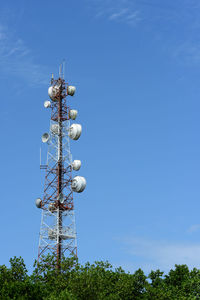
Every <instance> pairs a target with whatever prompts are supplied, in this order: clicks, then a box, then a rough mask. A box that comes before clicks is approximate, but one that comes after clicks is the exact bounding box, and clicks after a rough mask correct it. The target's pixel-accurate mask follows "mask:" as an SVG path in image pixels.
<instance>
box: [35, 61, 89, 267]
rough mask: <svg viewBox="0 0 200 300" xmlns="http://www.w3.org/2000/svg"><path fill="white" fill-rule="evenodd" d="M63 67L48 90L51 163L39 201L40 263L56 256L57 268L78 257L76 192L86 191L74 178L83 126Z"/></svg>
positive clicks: (78, 178)
mask: <svg viewBox="0 0 200 300" xmlns="http://www.w3.org/2000/svg"><path fill="white" fill-rule="evenodd" d="M62 70H63V65H61V66H60V71H59V78H58V79H54V78H53V75H52V79H51V84H50V87H49V89H48V95H49V98H50V99H49V100H47V101H45V102H44V107H45V108H49V109H50V110H51V120H50V129H49V132H48V133H44V134H43V135H42V142H43V143H46V144H47V146H48V151H47V162H46V164H45V165H41V162H40V168H41V169H45V171H46V175H45V185H44V195H43V198H42V199H41V198H37V199H36V206H37V207H38V208H41V210H42V219H41V228H40V238H39V249H38V261H39V260H40V259H42V257H43V255H46V254H47V253H50V254H52V255H55V257H56V261H57V268H58V269H59V268H60V260H61V258H62V256H63V255H64V256H70V255H73V256H77V240H76V225H75V215H74V200H73V192H77V193H80V192H82V191H83V190H84V189H85V187H86V180H85V178H84V177H82V176H75V177H73V176H72V171H73V170H75V171H78V170H79V169H80V167H81V161H80V160H74V161H72V155H71V152H70V139H72V140H78V139H79V137H80V135H81V132H82V126H81V125H80V124H76V123H73V124H72V125H70V120H75V119H76V117H77V110H74V109H70V106H69V100H68V99H69V98H70V96H73V95H74V94H75V90H76V88H75V87H74V86H71V85H68V84H67V83H66V82H65V80H64V75H63V71H62Z"/></svg>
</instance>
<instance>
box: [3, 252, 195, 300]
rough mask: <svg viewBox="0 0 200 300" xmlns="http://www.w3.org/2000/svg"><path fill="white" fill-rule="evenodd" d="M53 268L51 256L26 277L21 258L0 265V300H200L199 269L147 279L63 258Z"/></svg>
mask: <svg viewBox="0 0 200 300" xmlns="http://www.w3.org/2000/svg"><path fill="white" fill-rule="evenodd" d="M60 265H61V268H60V269H57V268H56V260H55V258H54V257H53V256H50V255H48V256H46V257H43V259H42V260H41V262H40V263H38V264H37V263H36V262H35V265H34V267H35V268H34V271H33V273H32V274H31V275H28V273H27V269H26V266H25V264H24V261H23V259H22V258H21V257H19V258H16V257H14V258H12V259H10V266H9V267H6V266H5V265H2V266H0V299H3V300H11V299H12V300H15V299H16V300H28V299H31V300H32V299H33V300H56V299H58V300H132V299H133V300H140V299H144V300H156V299H158V300H173V299H180V300H195V299H200V270H198V269H196V268H194V269H193V270H191V271H190V270H189V269H188V267H187V266H186V265H175V268H174V269H173V270H170V272H169V273H168V274H167V275H164V273H163V272H161V271H160V270H156V271H151V273H150V274H149V276H146V275H145V274H144V272H143V271H142V270H141V269H139V270H137V271H135V273H133V274H130V273H126V272H125V271H124V270H123V269H122V268H121V267H120V268H117V269H115V270H114V269H113V267H112V266H111V265H110V264H109V263H108V262H102V261H96V262H94V263H93V264H90V263H86V264H85V265H84V266H82V265H80V264H79V263H78V261H77V259H76V258H75V257H71V258H62V260H61V261H60Z"/></svg>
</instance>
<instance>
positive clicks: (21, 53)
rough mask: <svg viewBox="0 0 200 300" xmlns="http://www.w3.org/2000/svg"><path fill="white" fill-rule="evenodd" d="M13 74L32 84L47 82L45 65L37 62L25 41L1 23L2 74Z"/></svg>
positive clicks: (0, 50) (0, 63)
mask: <svg viewBox="0 0 200 300" xmlns="http://www.w3.org/2000/svg"><path fill="white" fill-rule="evenodd" d="M5 74H7V75H13V76H16V77H18V78H21V79H23V80H24V81H26V82H27V83H28V84H30V85H38V84H46V83H47V81H46V78H47V77H46V71H45V67H44V66H41V65H40V64H37V63H35V61H34V55H33V54H32V52H31V50H30V49H29V48H28V47H27V46H26V44H25V42H24V41H23V40H22V39H20V38H17V37H16V36H14V35H13V34H12V32H10V31H9V30H8V28H6V27H4V26H1V25H0V76H4V75H5Z"/></svg>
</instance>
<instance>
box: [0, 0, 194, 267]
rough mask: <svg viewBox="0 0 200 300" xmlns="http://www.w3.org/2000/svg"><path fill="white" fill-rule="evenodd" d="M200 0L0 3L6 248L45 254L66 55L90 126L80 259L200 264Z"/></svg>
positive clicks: (78, 145) (78, 201)
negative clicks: (55, 115)
mask: <svg viewBox="0 0 200 300" xmlns="http://www.w3.org/2000/svg"><path fill="white" fill-rule="evenodd" d="M199 11H200V3H199V1H197V0H182V1H180V0H176V1H165V2H164V3H161V1H158V0H157V1H156V0H144V1H139V0H138V1H136V0H135V1H133V0H132V1H129V0H115V1H114V0H107V1H106V0H101V1H100V0H82V1H67V0H65V1H64V0H58V1H57V2H55V1H51V0H50V1H22V0H18V1H14V0H12V1H6V2H1V3H0V80H1V119H0V126H1V129H2V130H1V145H2V146H1V148H0V160H1V168H0V172H1V174H0V175H1V177H0V178H1V218H0V226H1V240H2V246H1V256H0V264H8V261H9V258H10V257H13V256H14V255H16V256H19V255H21V256H22V257H23V258H24V259H25V262H26V264H27V266H28V268H29V269H30V268H31V266H32V264H33V261H34V259H35V258H36V257H37V249H38V240H39V229H40V220H41V211H40V210H38V209H37V208H36V207H35V198H37V197H39V196H42V193H43V185H44V175H45V174H44V173H43V172H42V171H40V169H39V149H40V146H41V135H42V133H43V132H46V131H48V129H49V121H50V114H49V111H47V110H45V109H44V108H43V102H44V100H47V99H48V95H47V90H48V86H49V81H50V78H51V73H52V72H53V73H54V74H55V76H56V75H57V74H58V66H59V64H60V62H61V61H62V59H63V58H64V59H65V60H66V72H65V78H66V80H67V81H68V82H69V83H70V84H74V85H76V87H77V92H76V95H75V97H74V98H73V99H70V105H71V107H72V108H75V109H78V111H79V117H78V119H77V120H78V122H80V123H81V124H82V126H83V133H82V136H81V138H80V140H79V141H77V142H75V141H72V143H71V151H72V154H73V157H74V159H81V161H82V167H81V170H80V171H79V174H80V175H82V176H85V177H86V179H87V188H86V190H85V191H84V192H83V193H82V194H80V195H77V194H76V195H75V209H76V224H77V237H78V256H79V259H80V262H81V263H84V262H86V261H90V262H93V261H94V260H109V261H110V262H111V263H112V264H113V265H114V266H122V267H123V268H125V270H129V271H131V272H133V271H134V270H136V269H137V268H139V267H141V268H142V269H143V270H144V271H145V272H149V271H150V270H151V269H154V270H155V269H157V268H160V269H161V270H164V271H168V270H169V269H170V268H172V267H173V266H174V264H175V263H178V264H180V263H181V264H182V263H186V264H188V265H189V266H190V267H194V266H195V267H197V268H199V267H200V214H199V211H200V139H199V128H200V117H199V116H200V104H199V103H200V84H199V82H200V79H199V77H200V36H199V32H200V21H199Z"/></svg>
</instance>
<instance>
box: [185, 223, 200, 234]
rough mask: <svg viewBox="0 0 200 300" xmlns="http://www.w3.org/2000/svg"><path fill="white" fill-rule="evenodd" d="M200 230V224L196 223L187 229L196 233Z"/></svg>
mask: <svg viewBox="0 0 200 300" xmlns="http://www.w3.org/2000/svg"><path fill="white" fill-rule="evenodd" d="M199 230H200V224H194V225H191V226H190V227H189V228H188V229H187V233H194V232H197V231H199Z"/></svg>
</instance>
